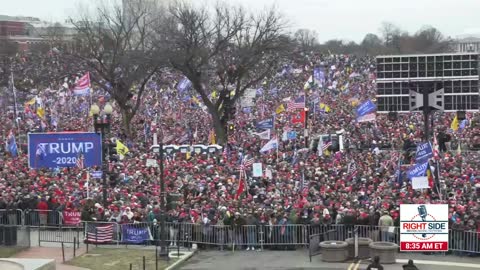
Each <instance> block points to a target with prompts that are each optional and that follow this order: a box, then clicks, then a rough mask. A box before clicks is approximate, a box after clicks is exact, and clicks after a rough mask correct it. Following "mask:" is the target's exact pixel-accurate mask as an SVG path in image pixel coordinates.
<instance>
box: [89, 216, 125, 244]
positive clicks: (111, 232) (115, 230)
mask: <svg viewBox="0 0 480 270" xmlns="http://www.w3.org/2000/svg"><path fill="white" fill-rule="evenodd" d="M83 224H84V241H85V242H88V243H91V244H96V245H99V244H100V245H101V244H109V245H112V244H114V245H119V244H120V242H121V240H122V233H121V227H120V226H121V224H118V223H115V222H101V221H95V222H84V223H83Z"/></svg>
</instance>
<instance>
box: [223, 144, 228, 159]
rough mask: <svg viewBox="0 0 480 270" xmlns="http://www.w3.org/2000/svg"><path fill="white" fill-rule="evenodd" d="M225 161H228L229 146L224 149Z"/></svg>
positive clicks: (226, 145)
mask: <svg viewBox="0 0 480 270" xmlns="http://www.w3.org/2000/svg"><path fill="white" fill-rule="evenodd" d="M223 159H224V160H225V161H227V160H228V144H225V146H224V147H223Z"/></svg>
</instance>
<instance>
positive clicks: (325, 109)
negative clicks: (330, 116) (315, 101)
mask: <svg viewBox="0 0 480 270" xmlns="http://www.w3.org/2000/svg"><path fill="white" fill-rule="evenodd" d="M320 110H324V111H325V112H326V113H329V112H331V111H332V108H330V106H328V105H327V104H325V103H320Z"/></svg>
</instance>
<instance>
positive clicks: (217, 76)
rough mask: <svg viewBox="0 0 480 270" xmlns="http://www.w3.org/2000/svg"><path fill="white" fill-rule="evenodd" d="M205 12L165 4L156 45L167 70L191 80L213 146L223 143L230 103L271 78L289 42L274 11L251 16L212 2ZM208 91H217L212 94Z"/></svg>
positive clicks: (186, 6)
mask: <svg viewBox="0 0 480 270" xmlns="http://www.w3.org/2000/svg"><path fill="white" fill-rule="evenodd" d="M208 10H209V9H207V8H195V7H193V6H191V5H188V4H185V3H177V4H176V5H174V6H171V7H170V12H169V13H170V17H169V18H168V20H166V21H165V22H163V23H162V26H163V27H162V28H160V27H159V29H160V30H159V31H158V33H157V34H158V38H159V41H158V42H157V44H161V46H163V47H162V50H164V52H165V53H164V54H165V55H167V56H168V58H169V62H170V64H171V65H172V67H173V68H174V69H176V70H178V71H180V72H181V73H182V74H183V75H185V76H186V77H187V78H188V79H189V80H190V81H191V82H192V86H193V88H194V90H195V91H196V92H197V93H198V94H199V95H200V96H201V99H202V101H203V103H204V104H205V106H206V107H207V108H208V111H209V113H210V114H211V116H212V121H213V127H214V129H215V133H216V135H217V138H218V141H219V143H224V142H226V140H227V132H226V126H227V123H228V121H229V120H231V119H232V118H233V117H234V115H233V114H234V113H233V110H232V108H233V107H234V106H235V102H236V101H237V100H238V99H239V98H240V97H241V96H242V95H243V94H244V93H245V91H246V90H247V89H248V88H251V87H255V86H256V85H258V83H259V82H261V81H262V80H264V79H265V78H266V77H268V76H270V75H272V74H273V72H274V71H275V70H276V68H277V67H279V64H280V62H281V61H282V59H284V57H285V56H286V55H287V54H288V53H289V49H288V48H289V45H290V44H291V42H290V39H289V38H288V36H287V35H286V33H285V26H286V25H285V23H284V21H283V20H282V17H281V16H279V15H278V14H277V12H276V11H275V10H274V9H270V10H266V11H264V12H261V13H259V14H257V15H255V14H247V13H246V12H245V11H244V10H243V9H242V8H241V7H230V6H227V5H222V4H217V5H216V6H215V7H214V9H213V12H209V11H208ZM214 89H216V90H218V92H217V95H213V96H212V95H211V94H212V92H213V91H214Z"/></svg>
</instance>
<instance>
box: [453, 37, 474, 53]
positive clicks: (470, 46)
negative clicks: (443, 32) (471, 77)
mask: <svg viewBox="0 0 480 270" xmlns="http://www.w3.org/2000/svg"><path fill="white" fill-rule="evenodd" d="M455 51H456V52H459V53H465V52H476V53H480V37H466V38H462V39H458V40H457V42H456V43H455Z"/></svg>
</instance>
